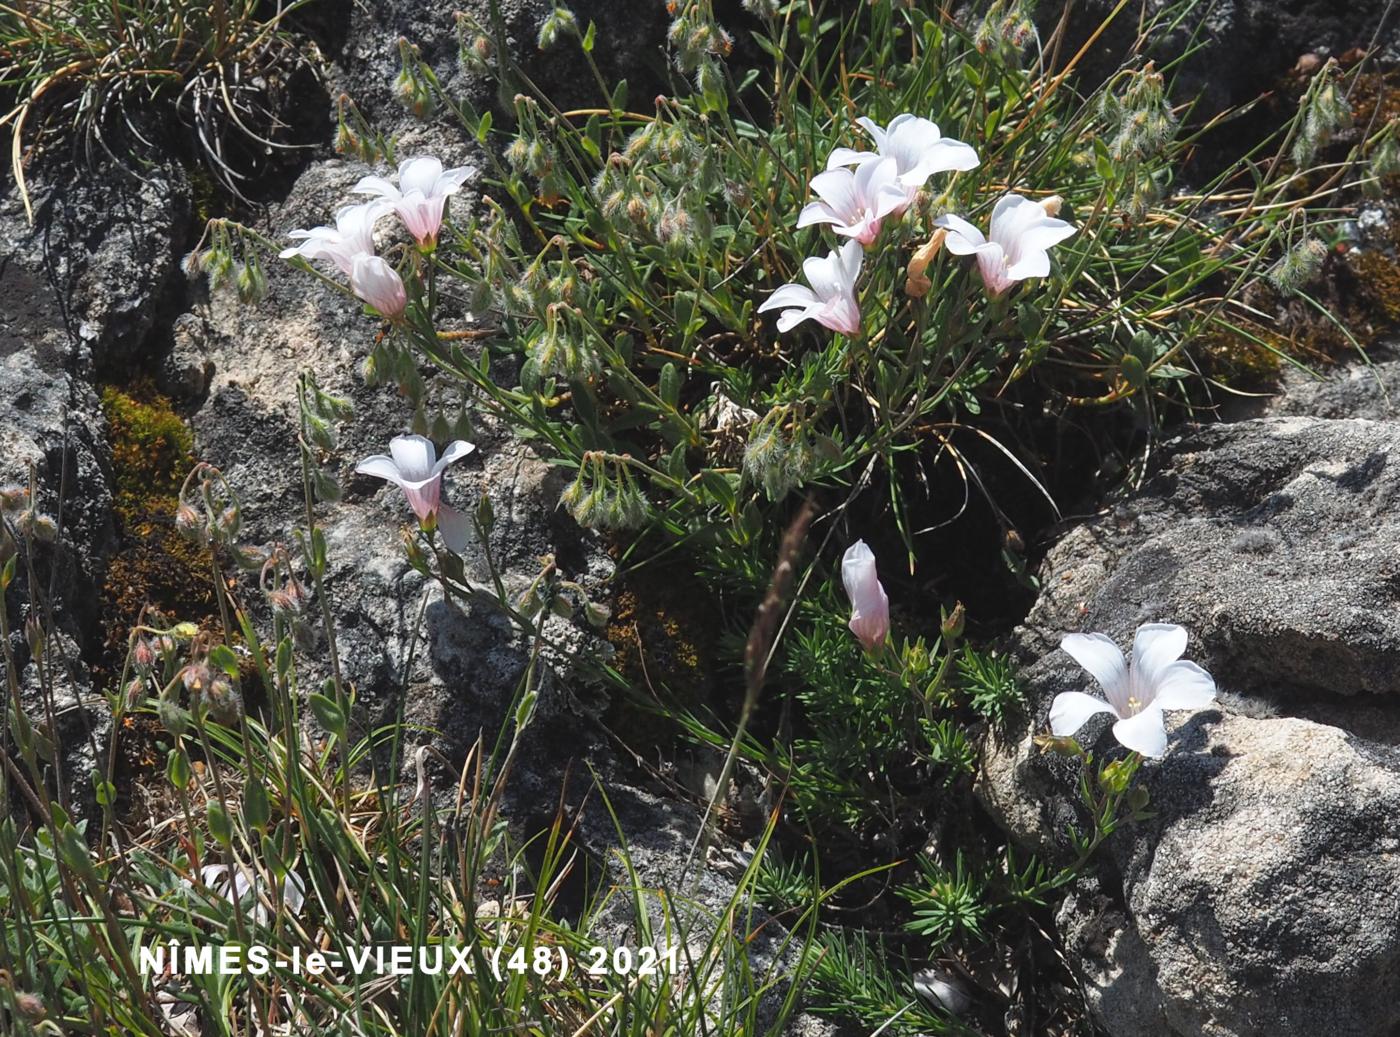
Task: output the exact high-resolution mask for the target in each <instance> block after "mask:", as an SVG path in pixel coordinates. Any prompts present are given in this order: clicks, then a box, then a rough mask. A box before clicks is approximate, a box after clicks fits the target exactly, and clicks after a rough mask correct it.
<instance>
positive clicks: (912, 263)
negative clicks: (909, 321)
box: [904, 227, 948, 299]
mask: <svg viewBox="0 0 1400 1037" xmlns="http://www.w3.org/2000/svg"><path fill="white" fill-rule="evenodd" d="M947 237H948V231H947V230H946V229H944V228H943V227H939V228H938V229H937V230H936V231H934V232H933V235H932V236H931V237H930V238H929V239H928V241H926V242H924V243H923V244H922V245H920V246H919V248H918V249H917V250H916V251H915V253H914V255H913V256H912V257H911V258H910V260H909V266H908V268H907V269H906V271H905V280H904V294H905V295H907V296H909V298H911V299H922V298H923V297H924V296H925V295H927V294H928V293H929V290H930V289H931V288H933V282H932V281H930V280H929V279H928V277H927V276H926V273H925V272H926V271H927V270H928V265H929V264H930V263H932V262H933V259H934V257H935V256H937V255H938V252H939V250H940V249H941V248H942V247H943V241H944V239H945V238H947Z"/></svg>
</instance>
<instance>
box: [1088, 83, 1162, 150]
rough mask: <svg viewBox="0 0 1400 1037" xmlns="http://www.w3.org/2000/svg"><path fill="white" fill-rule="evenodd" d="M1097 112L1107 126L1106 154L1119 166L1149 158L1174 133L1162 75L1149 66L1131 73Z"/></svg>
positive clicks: (1106, 95)
mask: <svg viewBox="0 0 1400 1037" xmlns="http://www.w3.org/2000/svg"><path fill="white" fill-rule="evenodd" d="M1099 111H1100V113H1101V114H1102V116H1103V118H1104V120H1105V121H1106V122H1107V123H1108V125H1109V132H1110V138H1111V139H1110V140H1109V145H1108V148H1109V151H1110V153H1111V154H1112V155H1113V157H1114V159H1115V160H1117V161H1119V162H1124V161H1131V160H1141V159H1145V158H1150V157H1151V156H1153V155H1155V154H1157V152H1159V151H1161V149H1162V148H1164V147H1165V146H1166V145H1167V144H1168V143H1169V142H1170V141H1171V139H1172V135H1173V134H1174V133H1175V132H1176V115H1175V114H1174V113H1173V112H1172V109H1171V105H1170V104H1169V103H1168V102H1167V96H1166V87H1165V85H1164V83H1163V81H1162V74H1161V73H1160V72H1157V71H1155V70H1154V69H1153V68H1152V66H1151V65H1148V66H1147V67H1146V68H1144V69H1142V70H1140V71H1135V72H1131V73H1129V75H1128V80H1127V83H1126V85H1125V86H1124V88H1123V89H1122V90H1121V91H1120V92H1116V93H1115V92H1111V91H1110V92H1107V93H1105V94H1104V96H1103V100H1102V101H1101V102H1100V103H1099Z"/></svg>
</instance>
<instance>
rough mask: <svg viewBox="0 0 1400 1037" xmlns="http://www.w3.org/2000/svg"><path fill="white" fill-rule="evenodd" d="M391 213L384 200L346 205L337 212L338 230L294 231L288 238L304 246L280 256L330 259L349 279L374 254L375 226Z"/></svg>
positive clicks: (284, 257)
mask: <svg viewBox="0 0 1400 1037" xmlns="http://www.w3.org/2000/svg"><path fill="white" fill-rule="evenodd" d="M388 211H389V207H388V206H387V205H385V204H384V203H383V202H382V201H374V202H362V203H361V204H359V205H346V206H343V207H341V208H340V209H338V210H336V214H335V226H334V227H312V228H311V229H310V230H294V231H292V232H291V233H290V234H288V235H287V236H288V237H289V238H291V239H292V240H293V241H300V242H301V244H300V245H292V246H291V247H289V248H284V249H283V250H282V251H281V252H280V253H278V255H280V256H281V258H283V259H291V258H292V257H293V256H301V257H303V258H304V259H308V260H315V259H328V260H330V261H331V262H332V263H334V264H335V266H336V268H337V269H338V270H339V271H340V272H341V273H342V274H345V275H346V276H347V277H349V276H350V274H351V272H352V271H353V270H354V267H355V260H357V259H359V258H360V257H361V256H371V255H373V254H374V225H375V223H376V222H377V221H378V220H379V217H381V216H383V215H384V214H385V213H386V212H388Z"/></svg>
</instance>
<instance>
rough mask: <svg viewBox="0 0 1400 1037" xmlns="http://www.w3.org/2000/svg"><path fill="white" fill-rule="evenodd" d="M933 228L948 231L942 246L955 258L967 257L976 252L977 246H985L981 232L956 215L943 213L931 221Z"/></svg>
mask: <svg viewBox="0 0 1400 1037" xmlns="http://www.w3.org/2000/svg"><path fill="white" fill-rule="evenodd" d="M933 225H934V226H935V227H943V228H945V229H946V230H947V231H948V237H947V238H946V239H945V240H944V245H945V246H946V247H947V249H948V251H949V252H951V253H953V255H955V256H968V255H971V254H972V253H973V252H976V251H977V249H978V246H980V245H985V244H986V243H987V239H986V237H985V236H983V234H982V232H981V231H980V230H978V229H977V228H976V227H974V226H973V225H972V224H970V223H968V222H967V220H965V219H963V218H962V217H961V216H959V215H957V214H956V213H951V212H948V213H944V214H943V215H942V216H940V217H938V219H936V220H934V221H933Z"/></svg>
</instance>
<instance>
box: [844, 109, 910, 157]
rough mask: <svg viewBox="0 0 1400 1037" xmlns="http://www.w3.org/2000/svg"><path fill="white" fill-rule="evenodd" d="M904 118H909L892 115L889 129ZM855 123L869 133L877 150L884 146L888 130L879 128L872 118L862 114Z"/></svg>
mask: <svg viewBox="0 0 1400 1037" xmlns="http://www.w3.org/2000/svg"><path fill="white" fill-rule="evenodd" d="M904 118H910V116H903V115H896V116H895V117H894V122H892V123H890V129H893V128H894V127H895V126H897V125H899V122H900V120H901V119H904ZM856 125H857V126H859V127H860V128H861V129H863V130H864V131H865V132H866V133H868V134H870V139H871V140H873V141H874V142H875V147H876V149H877V150H878V149H883V148H884V146H885V135H886V134H887V133H888V132H889V131H888V130H882V129H880V127H879V125H878V124H877V123H876V122H875V120H874V119H871V118H869V117H868V116H865V115H862V116H861V117H860V118H859V119H857V120H856Z"/></svg>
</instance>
